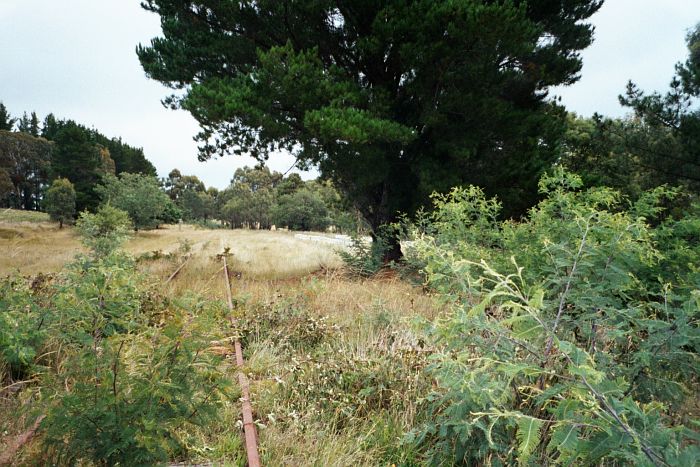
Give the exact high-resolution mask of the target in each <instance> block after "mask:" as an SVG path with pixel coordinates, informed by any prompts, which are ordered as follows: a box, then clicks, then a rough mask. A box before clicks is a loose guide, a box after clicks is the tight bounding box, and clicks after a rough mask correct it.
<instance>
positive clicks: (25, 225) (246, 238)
mask: <svg viewBox="0 0 700 467" xmlns="http://www.w3.org/2000/svg"><path fill="white" fill-rule="evenodd" d="M184 244H187V245H189V247H190V248H191V250H192V252H193V253H195V254H196V256H198V257H200V259H201V258H202V257H204V258H207V257H210V256H214V255H216V254H218V253H221V252H222V251H223V249H224V248H226V247H228V248H230V253H231V254H232V258H231V262H232V269H234V270H235V271H237V272H239V273H241V274H244V275H246V276H252V277H259V278H262V277H265V278H285V277H293V276H298V275H303V274H308V273H310V272H313V271H316V270H318V269H321V268H334V267H338V266H340V265H341V261H340V258H339V257H338V255H337V254H336V249H337V248H338V247H337V246H334V245H325V244H318V243H315V242H310V241H307V240H301V239H298V238H296V237H295V236H294V234H293V233H291V232H281V231H277V232H270V231H260V230H224V229H221V230H207V229H199V228H195V227H193V226H188V225H185V226H168V225H166V226H164V227H163V228H161V229H158V230H151V231H142V232H138V233H136V234H135V235H134V236H133V237H132V238H131V239H130V240H129V241H128V242H127V244H126V249H127V250H128V251H129V252H131V253H132V254H134V255H137V256H138V255H140V254H143V253H148V252H155V251H160V252H162V253H164V254H167V253H172V252H177V251H178V250H179V249H181V247H182V246H183V245H184ZM82 251H84V249H83V247H82V246H81V244H80V240H79V238H78V236H77V234H76V233H75V231H74V230H73V228H71V227H65V228H63V229H59V228H58V225H57V224H53V223H48V222H8V221H0V275H7V274H12V273H16V272H19V273H20V274H36V273H39V272H44V273H47V272H56V271H58V270H60V269H61V268H62V267H63V266H64V265H65V264H66V263H68V262H70V261H71V259H72V258H73V257H74V256H75V255H76V254H78V253H80V252H82ZM167 266H168V267H169V266H170V265H167Z"/></svg>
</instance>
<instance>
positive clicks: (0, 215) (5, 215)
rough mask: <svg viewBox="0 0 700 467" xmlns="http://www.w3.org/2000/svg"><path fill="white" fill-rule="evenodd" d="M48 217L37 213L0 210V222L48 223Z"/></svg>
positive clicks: (43, 213)
mask: <svg viewBox="0 0 700 467" xmlns="http://www.w3.org/2000/svg"><path fill="white" fill-rule="evenodd" d="M49 220H50V219H49V215H48V214H46V213H45V212H39V211H23V210H21V209H0V222H49Z"/></svg>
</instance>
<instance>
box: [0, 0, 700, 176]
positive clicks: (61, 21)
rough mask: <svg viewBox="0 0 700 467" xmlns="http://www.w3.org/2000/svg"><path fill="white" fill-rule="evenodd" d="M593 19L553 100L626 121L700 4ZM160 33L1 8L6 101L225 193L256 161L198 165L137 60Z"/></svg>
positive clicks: (118, 11) (613, 1) (637, 1)
mask: <svg viewBox="0 0 700 467" xmlns="http://www.w3.org/2000/svg"><path fill="white" fill-rule="evenodd" d="M592 21H593V23H594V24H595V26H596V34H595V41H594V42H593V45H592V46H591V47H590V48H588V49H587V50H585V51H584V52H583V54H582V55H583V64H584V65H583V71H582V78H581V80H580V81H579V82H578V83H577V84H575V85H573V86H571V87H568V88H559V89H556V90H554V91H553V93H554V94H557V95H560V96H561V97H562V101H563V103H564V104H565V105H566V106H567V107H568V108H569V109H570V110H573V111H575V112H577V113H579V114H582V115H591V114H593V112H596V111H597V112H599V113H602V114H605V115H610V116H621V115H623V114H624V112H625V110H624V109H622V108H621V107H620V106H619V105H618V103H617V96H618V95H619V94H620V93H621V92H623V90H624V87H625V84H626V83H627V81H628V80H629V79H632V80H633V81H635V82H636V83H637V84H639V85H640V87H641V88H642V89H645V90H660V91H663V90H665V89H666V87H667V84H668V82H669V81H670V78H671V76H672V74H673V65H674V64H675V63H676V62H678V61H680V60H684V59H685V56H686V49H685V42H684V38H685V34H686V31H687V30H688V29H689V28H690V27H692V26H693V25H694V24H696V23H697V22H699V21H700V1H699V0H607V1H606V3H605V5H604V6H603V8H602V9H601V10H600V12H598V13H597V14H596V15H595V16H594V17H593V18H592ZM159 34H160V24H159V18H158V16H156V15H154V14H151V13H148V12H146V11H144V10H142V9H141V8H140V6H139V1H138V0H0V101H2V102H4V103H5V105H6V106H7V107H8V109H9V110H10V112H11V113H12V114H13V115H15V116H18V115H21V114H22V112H23V111H27V112H31V111H36V112H37V114H38V115H39V117H40V118H42V119H43V117H44V116H45V115H46V114H47V113H49V112H53V113H54V114H55V115H56V116H57V117H59V118H71V119H74V120H76V121H78V122H79V123H83V124H85V125H87V126H92V127H95V128H96V129H98V130H99V131H100V132H102V133H103V134H105V135H107V136H109V137H113V136H121V137H122V138H123V139H124V141H126V142H127V143H128V144H130V145H132V146H139V147H143V148H144V151H145V153H146V157H147V158H148V159H149V160H151V162H153V164H154V165H155V166H156V168H157V169H158V173H159V175H160V176H165V175H167V173H168V172H169V171H170V170H171V169H172V168H175V167H177V168H179V169H180V170H181V172H182V173H185V174H194V175H197V176H199V177H200V178H201V179H202V180H203V181H204V182H205V183H206V184H207V185H213V186H216V187H219V188H224V187H225V186H226V185H228V183H229V181H230V179H231V176H232V175H233V172H234V171H235V169H236V168H237V167H241V166H243V165H246V164H247V165H252V164H254V161H253V160H252V159H250V158H243V157H234V156H230V157H226V158H224V159H219V160H212V161H209V162H205V163H202V162H198V161H197V156H196V154H197V149H196V143H195V142H194V141H193V140H192V137H193V136H194V135H195V134H196V133H197V132H198V126H197V123H196V122H195V121H194V119H193V118H192V117H190V115H189V114H188V113H187V112H185V111H172V110H167V109H165V108H164V107H162V106H161V104H160V100H161V99H162V98H163V97H164V96H165V95H167V94H168V89H166V88H164V87H163V86H161V85H160V84H159V83H157V82H155V81H151V80H149V79H147V78H146V77H145V75H144V72H143V70H142V68H141V66H140V65H139V63H138V59H137V58H136V54H135V52H134V49H135V47H136V45H137V44H138V43H148V41H149V40H150V39H151V38H152V37H154V36H157V35H159ZM292 164H293V160H292V158H291V157H290V156H288V155H279V156H278V157H272V158H271V160H270V161H269V164H268V165H269V166H270V167H271V168H272V169H274V170H278V171H281V172H284V171H286V170H287V169H288V168H289V167H290V166H291V165H292ZM309 176H310V175H306V176H305V177H304V178H309Z"/></svg>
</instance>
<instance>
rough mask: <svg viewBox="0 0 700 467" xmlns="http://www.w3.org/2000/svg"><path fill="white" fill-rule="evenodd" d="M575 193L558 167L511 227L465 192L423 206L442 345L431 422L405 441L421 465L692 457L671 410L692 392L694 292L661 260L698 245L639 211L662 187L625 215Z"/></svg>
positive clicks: (602, 200) (600, 193) (683, 416)
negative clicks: (662, 241) (441, 303)
mask: <svg viewBox="0 0 700 467" xmlns="http://www.w3.org/2000/svg"><path fill="white" fill-rule="evenodd" d="M579 187H580V179H579V178H578V177H576V176H574V175H571V174H567V173H565V172H563V171H561V170H559V171H557V172H555V173H554V174H553V175H552V176H548V177H545V178H543V180H542V181H541V183H540V189H541V193H542V194H543V195H544V196H545V199H544V200H543V201H542V202H541V203H540V204H538V205H537V206H536V207H535V208H533V209H532V211H531V212H530V214H529V217H528V219H527V220H526V221H523V222H520V223H515V222H511V221H508V222H498V221H497V220H496V215H497V211H498V209H497V208H498V205H497V203H495V202H493V201H491V202H489V201H487V200H486V199H485V198H484V197H483V194H482V193H481V192H480V191H478V190H476V189H469V190H455V191H453V193H452V194H451V195H449V196H446V197H437V198H436V199H435V204H436V212H435V214H434V215H433V219H434V224H433V225H432V233H431V234H429V235H422V236H417V237H416V240H415V242H416V243H415V245H414V247H415V249H416V252H417V254H418V256H419V257H420V258H421V259H422V261H424V263H425V265H426V266H425V272H426V274H427V277H428V281H429V285H430V287H432V288H434V289H435V290H437V291H439V292H440V293H441V294H442V295H444V296H445V297H446V299H448V301H449V303H450V304H451V312H450V313H449V314H448V315H446V316H445V317H444V318H442V319H440V320H438V321H437V322H436V323H435V324H434V326H433V327H432V329H431V330H430V332H431V333H432V335H433V336H434V339H435V341H436V343H438V344H439V346H440V348H441V351H440V352H438V353H437V354H436V355H434V357H433V361H432V364H431V365H430V367H429V375H430V376H431V377H433V378H435V381H436V383H437V387H438V389H437V390H436V391H435V392H434V393H433V394H432V395H431V396H430V397H429V398H428V403H427V404H426V411H427V413H426V417H425V418H426V420H427V422H426V423H425V424H424V425H423V426H421V427H420V428H418V429H416V430H415V431H413V432H412V433H411V434H410V435H409V436H408V437H407V442H408V443H409V444H412V445H416V444H417V445H419V446H422V448H423V450H424V454H425V455H426V457H427V458H428V459H429V460H430V461H432V462H434V463H438V464H459V465H475V464H489V465H510V464H514V463H520V464H523V465H525V464H527V465H547V464H566V465H571V464H576V465H594V464H600V463H605V464H626V463H636V464H640V465H655V464H657V465H658V464H664V463H665V464H669V465H695V464H696V463H697V462H698V460H699V459H700V450H698V448H697V446H695V445H694V444H693V440H694V439H697V437H698V435H697V433H693V432H692V431H691V430H690V427H692V426H693V425H694V424H695V423H697V421H693V420H691V419H689V418H688V414H687V413H686V411H684V410H683V407H684V406H685V404H687V403H688V401H692V400H696V398H697V396H698V391H697V388H698V376H697V375H698V374H700V365H699V364H698V363H699V361H698V357H697V354H698V348H699V346H700V333H699V332H698V314H699V310H700V292H698V291H697V290H694V287H697V284H696V285H695V286H694V285H693V277H694V276H693V274H694V271H693V268H692V267H681V268H675V270H672V271H670V270H668V266H665V262H666V261H669V259H670V258H673V256H671V255H670V253H669V252H673V251H678V249H681V250H682V249H683V248H689V249H690V250H691V251H692V252H693V254H694V255H695V254H697V252H698V250H697V248H698V246H697V245H691V244H690V243H688V242H687V241H686V240H681V239H680V238H681V237H683V235H684V233H683V232H682V231H681V229H680V227H679V225H687V224H683V223H682V222H681V221H677V222H675V221H674V222H675V223H674V222H671V221H669V222H668V223H665V224H663V227H658V228H653V227H651V226H650V225H649V224H648V223H647V221H646V220H645V218H644V217H638V214H640V213H641V211H643V210H645V211H647V213H648V212H649V209H648V208H649V206H657V205H656V204H655V203H656V201H654V199H655V200H659V199H660V197H659V194H660V193H656V194H653V195H651V198H647V199H646V201H645V202H648V201H649V200H650V199H651V200H652V203H651V205H647V206H646V207H643V206H633V207H632V208H631V209H627V208H626V207H625V200H624V199H622V197H621V196H620V195H619V194H618V193H617V192H615V191H613V190H609V189H606V188H594V189H589V190H586V191H578V188H579ZM657 207H658V206H657ZM678 222H681V223H680V224H679V223H678ZM686 222H689V223H690V224H694V221H693V220H686ZM664 229H665V230H664ZM669 229H670V230H669ZM659 238H672V239H676V240H677V241H679V242H681V244H682V245H681V246H680V247H668V246H664V247H660V248H657V243H656V241H657V240H658V239H659ZM664 249H665V250H664ZM662 267H663V268H664V269H665V270H662V269H661V268H662Z"/></svg>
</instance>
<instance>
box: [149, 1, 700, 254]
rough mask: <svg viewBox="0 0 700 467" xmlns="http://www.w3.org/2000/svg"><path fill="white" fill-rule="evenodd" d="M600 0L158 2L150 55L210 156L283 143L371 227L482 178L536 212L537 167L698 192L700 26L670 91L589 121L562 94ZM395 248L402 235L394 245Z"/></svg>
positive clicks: (630, 96) (517, 212)
mask: <svg viewBox="0 0 700 467" xmlns="http://www.w3.org/2000/svg"><path fill="white" fill-rule="evenodd" d="M602 4H603V2H602V1H601V0H572V1H567V2H525V1H509V2H492V1H483V0H465V1H460V2H453V1H432V2H422V1H408V2H406V1H397V0H382V1H377V2H369V3H368V2H361V3H357V2H340V1H333V0H329V1H321V2H309V1H302V2H294V3H291V4H290V3H289V2H238V3H236V4H234V5H231V4H229V3H221V2H216V1H200V2H193V1H191V0H147V1H144V2H142V5H143V7H144V8H145V9H146V10H148V11H151V12H153V13H156V14H157V15H159V16H160V18H161V21H162V23H163V24H167V25H168V27H167V28H164V29H163V34H162V35H161V36H160V37H156V38H154V39H152V40H151V42H150V43H148V44H142V45H140V46H139V47H138V48H137V54H138V56H139V59H140V61H141V64H142V66H143V69H144V70H145V72H146V73H147V75H148V76H149V77H150V78H152V79H155V80H157V81H160V82H162V83H164V84H166V85H167V86H168V87H171V88H173V89H178V90H182V91H183V92H178V94H177V95H175V94H173V95H171V96H169V97H167V98H166V103H167V104H168V105H169V106H171V107H172V108H181V109H184V110H187V111H188V112H190V113H191V114H192V116H193V117H194V118H195V119H197V120H198V122H199V124H200V127H201V132H200V133H199V134H198V135H197V137H196V138H197V139H198V140H199V141H200V142H201V145H200V155H199V157H200V159H203V160H205V159H208V158H210V157H212V156H215V155H226V154H240V153H243V152H247V153H249V154H252V155H253V156H255V157H258V158H259V159H260V160H261V161H263V160H266V158H267V157H269V156H270V155H271V154H272V153H273V152H274V151H278V150H280V149H285V150H287V151H289V152H291V153H293V154H294V155H295V156H296V157H297V161H298V164H299V165H300V166H311V165H315V166H318V167H319V168H320V170H321V173H322V174H323V175H324V176H325V177H327V178H328V179H330V180H332V181H333V183H334V184H335V185H336V186H337V187H338V188H339V189H340V190H341V191H343V193H344V194H345V195H346V196H348V197H349V199H350V200H351V201H352V202H353V204H354V205H355V206H356V207H357V208H358V209H359V210H360V211H361V212H362V215H363V217H364V218H365V219H366V220H367V221H368V223H369V224H370V225H371V227H372V229H373V231H374V232H378V231H379V230H380V226H381V225H383V224H391V223H393V222H395V221H396V220H397V219H398V216H400V215H401V214H408V215H413V214H415V213H416V212H418V211H420V210H421V209H422V208H429V207H430V195H431V194H432V193H434V192H441V193H445V192H447V191H449V190H450V189H451V188H452V187H455V186H466V185H469V184H472V185H476V186H480V187H482V188H483V189H484V190H485V191H486V193H487V194H488V195H489V196H497V197H498V198H499V199H500V200H501V201H502V202H503V205H504V206H507V209H505V210H504V211H503V212H502V213H501V216H502V217H504V218H509V217H510V218H515V219H519V218H522V216H523V215H525V214H526V213H527V211H528V209H529V208H531V207H532V206H533V205H534V204H535V203H536V202H537V201H538V200H539V199H541V196H540V194H539V193H538V188H537V181H538V179H539V178H540V176H541V175H542V174H543V173H545V172H546V171H547V170H548V169H549V168H551V167H552V166H553V165H557V164H564V163H566V164H569V165H571V166H572V168H573V169H574V170H576V171H577V172H579V173H581V174H582V175H583V177H584V181H585V182H586V183H591V184H592V183H598V182H602V181H604V182H612V183H613V185H614V186H615V187H623V186H624V187H625V190H626V189H628V188H627V187H629V189H632V190H634V191H636V192H637V193H640V192H641V191H643V189H644V188H647V187H649V186H652V185H654V184H660V183H673V184H681V185H683V186H686V187H688V188H689V189H691V190H693V193H697V180H698V169H699V167H698V166H699V164H700V162H699V159H698V157H699V156H698V150H697V147H698V146H699V145H698V144H697V142H698V141H699V139H700V130H699V129H700V123H698V122H699V120H700V117H698V108H697V105H696V104H694V102H697V101H694V100H693V99H694V98H696V97H697V96H698V83H699V82H700V79H699V78H698V76H700V75H699V74H698V63H699V62H700V59H699V58H698V50H700V48H699V47H700V41H699V40H698V38H699V37H700V32H698V29H697V28H696V29H695V30H694V31H692V32H691V33H690V34H689V35H688V47H689V51H690V54H689V58H688V61H687V62H686V63H683V64H679V65H678V67H677V74H676V77H675V78H674V79H673V81H672V84H671V90H670V91H669V93H668V94H667V95H661V94H651V95H645V94H644V93H643V92H641V91H640V90H639V89H638V88H637V87H636V86H634V85H633V84H630V86H629V87H628V89H627V90H626V92H625V95H624V96H623V97H622V98H621V102H622V103H623V104H624V105H626V106H628V107H629V108H630V109H631V110H632V111H633V113H634V116H633V117H630V118H625V119H619V120H616V119H607V118H604V117H600V116H597V117H595V118H593V119H580V118H577V117H575V116H572V115H570V114H569V113H568V112H567V111H566V109H565V108H564V107H563V106H562V105H560V103H559V102H558V101H557V100H556V99H551V98H549V90H550V89H551V87H552V86H557V85H571V84H573V83H575V82H576V81H577V80H578V79H579V78H580V71H581V68H582V60H581V55H580V51H581V50H583V49H585V48H586V47H588V46H589V45H590V44H591V43H592V41H593V26H592V25H591V24H590V23H589V22H588V20H589V18H590V17H591V16H592V15H593V14H594V13H595V12H597V11H598V10H599V9H600V7H601V6H602ZM623 91H624V90H621V92H623ZM398 255H400V249H399V248H398V242H397V241H396V240H393V245H392V248H391V249H390V251H389V252H388V253H387V255H386V259H392V258H396V257H397V256H398Z"/></svg>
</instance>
